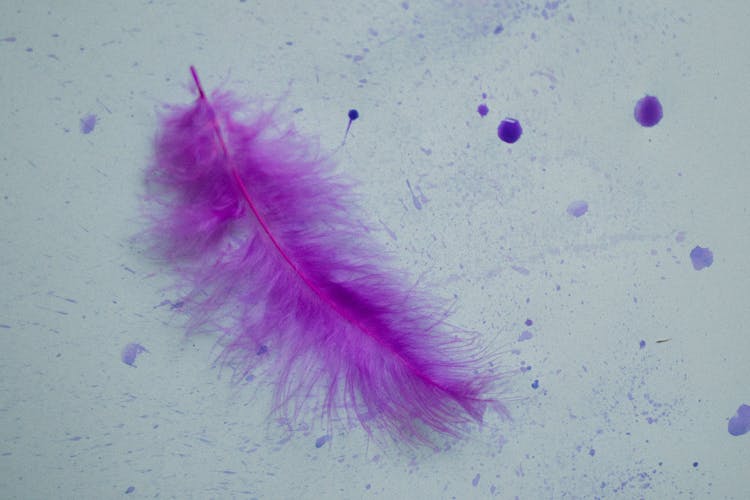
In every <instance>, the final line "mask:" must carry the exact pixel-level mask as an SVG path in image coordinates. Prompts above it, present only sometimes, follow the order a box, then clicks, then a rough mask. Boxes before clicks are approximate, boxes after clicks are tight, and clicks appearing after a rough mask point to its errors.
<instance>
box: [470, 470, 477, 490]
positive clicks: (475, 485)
mask: <svg viewBox="0 0 750 500" xmlns="http://www.w3.org/2000/svg"><path fill="white" fill-rule="evenodd" d="M478 484H479V474H478V473H477V475H476V476H474V479H472V480H471V485H472V486H473V487H475V488H476V487H477V485H478Z"/></svg>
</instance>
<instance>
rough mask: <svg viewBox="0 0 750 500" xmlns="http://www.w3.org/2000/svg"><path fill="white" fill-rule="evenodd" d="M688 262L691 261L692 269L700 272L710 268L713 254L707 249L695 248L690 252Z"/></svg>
mask: <svg viewBox="0 0 750 500" xmlns="http://www.w3.org/2000/svg"><path fill="white" fill-rule="evenodd" d="M690 260H691V261H693V268H694V269H695V270H696V271H700V270H701V269H703V268H705V267H711V264H713V263H714V254H713V252H711V250H710V249H708V248H703V247H699V246H696V247H695V248H693V249H692V250H691V251H690Z"/></svg>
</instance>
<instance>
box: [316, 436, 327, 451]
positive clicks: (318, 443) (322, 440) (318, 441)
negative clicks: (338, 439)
mask: <svg viewBox="0 0 750 500" xmlns="http://www.w3.org/2000/svg"><path fill="white" fill-rule="evenodd" d="M330 440H331V436H330V435H329V434H326V435H325V436H320V437H319V438H318V439H316V440H315V447H316V448H320V447H321V446H323V445H324V444H326V443H327V442H328V441H330Z"/></svg>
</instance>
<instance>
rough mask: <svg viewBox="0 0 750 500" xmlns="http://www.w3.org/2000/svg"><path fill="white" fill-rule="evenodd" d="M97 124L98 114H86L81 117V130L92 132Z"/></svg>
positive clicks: (85, 132)
mask: <svg viewBox="0 0 750 500" xmlns="http://www.w3.org/2000/svg"><path fill="white" fill-rule="evenodd" d="M95 126H96V115H86V116H84V117H83V118H81V132H83V133H84V134H88V133H90V132H91V131H92V130H94V127H95Z"/></svg>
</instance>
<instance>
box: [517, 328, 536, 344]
mask: <svg viewBox="0 0 750 500" xmlns="http://www.w3.org/2000/svg"><path fill="white" fill-rule="evenodd" d="M533 336H534V335H532V333H531V332H530V331H528V330H524V331H523V332H521V335H519V336H518V341H519V342H523V341H524V340H529V339H530V338H532V337H533Z"/></svg>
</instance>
